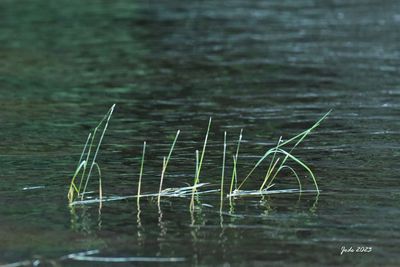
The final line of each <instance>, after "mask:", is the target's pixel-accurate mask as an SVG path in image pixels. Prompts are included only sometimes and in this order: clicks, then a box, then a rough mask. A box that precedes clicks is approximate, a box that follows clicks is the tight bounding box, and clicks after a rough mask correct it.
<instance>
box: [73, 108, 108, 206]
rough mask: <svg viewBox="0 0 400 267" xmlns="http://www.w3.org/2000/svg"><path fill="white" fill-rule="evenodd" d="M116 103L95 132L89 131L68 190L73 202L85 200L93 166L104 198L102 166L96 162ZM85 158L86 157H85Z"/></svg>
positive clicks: (100, 192) (100, 194) (100, 193)
mask: <svg viewBox="0 0 400 267" xmlns="http://www.w3.org/2000/svg"><path fill="white" fill-rule="evenodd" d="M114 108H115V104H114V105H112V107H111V108H110V109H109V110H108V112H107V113H106V114H105V115H104V117H103V119H102V120H101V121H100V122H99V124H98V125H97V126H96V128H95V129H94V130H93V133H89V135H88V138H87V140H86V143H85V146H84V147H83V151H82V153H81V156H80V159H79V163H78V166H77V168H76V170H75V172H74V175H73V177H72V179H71V183H70V187H69V190H68V195H67V196H68V201H69V203H72V202H73V201H75V200H76V199H77V198H80V199H81V200H83V198H84V196H85V193H86V189H87V186H88V184H89V180H90V177H91V174H92V171H93V168H94V167H96V169H97V171H98V173H99V198H100V199H101V198H102V194H103V190H102V186H101V185H102V182H101V170H100V166H99V165H98V163H97V162H96V159H97V155H98V153H99V150H100V146H101V143H102V141H103V138H104V134H105V132H106V130H107V127H108V123H109V121H110V118H111V115H112V114H113V112H114ZM101 126H103V131H102V132H101V136H100V139H99V140H98V142H97V144H95V138H96V134H97V132H98V131H99V130H100V129H101ZM92 150H95V151H94V155H93V156H92V152H93V151H92ZM84 158H85V159H84ZM89 162H91V163H90V167H89V172H88V173H87V174H86V170H87V168H88V163H89ZM77 179H79V180H80V181H79V186H77V182H76V180H77ZM82 186H83V188H82Z"/></svg>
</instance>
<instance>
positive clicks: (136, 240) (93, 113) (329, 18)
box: [0, 0, 400, 266]
mask: <svg viewBox="0 0 400 267" xmlns="http://www.w3.org/2000/svg"><path fill="white" fill-rule="evenodd" d="M0 25H1V26H0V59H1V64H0V92H1V95H0V103H1V112H0V129H1V131H0V139H1V142H0V167H1V172H0V176H1V183H0V203H1V204H0V264H1V263H3V264H5V263H11V262H17V261H22V260H32V259H40V260H41V262H42V263H44V264H47V265H50V266H51V265H52V264H53V265H55V264H59V265H61V266H64V265H65V266H81V265H84V266H99V265H101V266H106V265H107V264H103V265H102V263H98V262H96V263H94V262H89V263H83V262H78V261H69V262H67V261H63V260H60V257H62V256H64V255H67V254H69V253H75V252H81V251H86V250H92V249H99V250H100V254H99V255H100V256H113V257H123V256H147V257H183V258H185V262H183V263H180V264H181V265H182V266H186V265H201V266H205V265H208V266H218V265H224V264H226V265H224V266H229V265H232V266H247V265H249V266H267V265H268V266H338V265H342V266H345V265H347V266H395V265H396V264H398V263H399V261H400V256H399V255H400V253H399V252H400V251H399V245H400V242H399V240H400V239H399V238H400V228H399V226H398V222H399V218H400V209H399V206H400V205H399V197H400V191H399V187H398V185H399V182H398V171H399V165H398V158H399V154H400V153H399V151H400V150H399V142H398V140H399V139H398V135H399V130H400V123H399V120H398V118H399V115H400V78H399V75H398V73H399V68H400V64H399V60H400V45H399V44H400V35H399V31H398V29H399V26H400V4H399V3H398V1H390V0H387V1H372V0H370V1H368V0H364V1H361V0H360V1H356V0H351V1H348V0H346V1H305V0H301V1H300V0H299V1H243V0H235V1H127V0H119V1H100V0H98V1H97V0H96V1H95V0H93V1H77V0H72V1H70V0H68V1H66V0H60V1H47V0H41V1H27V0H18V1H14V0H3V1H1V2H0ZM113 103H116V104H117V108H116V111H115V114H114V116H113V118H112V121H111V123H110V128H109V131H108V132H107V134H106V137H105V140H104V146H103V147H102V150H101V153H100V156H99V163H100V164H101V166H102V170H103V173H104V193H105V194H106V195H130V194H134V193H135V191H136V188H137V180H138V166H139V159H140V154H141V145H142V142H143V141H144V140H147V142H148V144H149V146H148V154H147V156H146V157H147V158H146V162H145V175H144V182H143V190H144V191H146V192H155V191H157V188H158V182H159V176H160V171H161V162H162V157H163V156H165V155H166V154H167V152H168V150H169V145H170V143H171V140H172V139H173V137H174V134H175V131H176V130H177V129H181V130H182V133H181V138H180V139H179V141H178V144H177V147H176V151H175V152H174V155H173V158H172V160H171V162H170V168H169V171H168V173H167V176H166V178H165V186H183V185H184V184H185V183H191V182H192V181H193V173H194V151H195V150H196V149H201V146H202V139H203V138H204V134H205V130H206V126H207V120H208V117H210V116H212V117H213V125H212V129H211V135H210V146H209V147H208V150H207V153H206V157H205V163H204V172H203V175H202V180H203V181H205V182H210V183H213V184H218V183H219V177H220V171H221V160H222V140H223V139H222V138H223V131H228V140H229V144H228V150H229V155H228V158H229V159H231V156H232V152H233V151H234V149H235V146H234V142H235V140H237V137H238V134H239V132H240V129H241V128H244V142H243V145H242V153H241V154H240V156H239V163H238V164H239V166H238V172H239V180H240V179H241V178H243V177H244V175H245V174H246V173H247V172H248V171H249V170H250V168H251V164H254V162H255V161H256V160H257V157H259V156H260V155H262V154H263V152H264V151H265V149H266V148H267V147H269V146H272V145H273V144H274V143H275V142H276V141H277V139H278V138H279V136H283V137H284V138H288V137H291V136H293V135H294V134H296V133H298V132H300V131H302V130H304V129H306V128H307V127H309V126H310V125H311V124H312V123H313V122H314V121H316V120H317V119H318V118H319V117H321V116H322V115H323V114H324V113H325V112H327V111H328V110H329V109H333V112H332V114H331V115H330V116H329V118H328V119H327V120H326V121H325V122H324V123H323V124H322V125H321V127H320V128H319V129H318V130H317V131H316V132H315V133H314V134H313V135H311V136H310V137H309V139H307V141H306V142H305V143H304V144H303V145H302V146H301V147H300V148H299V150H298V151H297V152H296V155H297V156H299V157H301V158H302V159H304V160H305V161H306V162H307V163H309V164H310V166H311V167H312V168H313V170H314V171H315V174H316V175H317V177H318V181H319V185H320V189H321V190H322V192H321V195H320V196H319V198H318V199H316V197H315V195H312V194H310V195H304V196H302V197H301V199H300V200H298V196H297V195H279V196H271V197H266V198H264V199H260V198H242V199H237V200H235V201H234V208H233V209H232V210H231V212H230V213H229V206H228V205H227V203H225V206H224V213H223V214H222V215H221V214H220V213H219V206H218V205H219V198H218V195H209V196H203V197H201V198H200V202H201V203H202V204H206V205H200V204H199V205H198V208H199V210H197V211H196V212H195V213H194V215H193V216H191V214H190V212H189V201H190V200H189V199H163V200H162V203H161V213H160V212H159V210H158V208H157V204H156V203H155V202H154V201H152V200H142V202H141V213H140V216H138V214H137V213H138V211H137V207H136V202H135V201H134V200H131V201H121V202H110V203H106V204H105V205H104V206H103V209H102V212H101V216H99V215H98V206H97V205H89V206H86V207H77V208H76V209H75V210H71V209H70V208H69V207H68V204H67V199H66V193H67V190H68V185H69V181H70V177H71V174H72V172H73V170H74V168H75V166H76V163H77V161H78V159H79V155H80V151H81V149H82V146H83V144H84V142H85V140H86V136H87V133H88V132H89V130H90V129H92V128H93V127H94V126H95V125H96V124H97V122H98V121H99V120H100V118H101V117H102V115H103V114H104V113H105V112H106V110H107V109H108V108H109V107H110V106H111V105H112V104H113ZM228 164H229V171H228V175H230V170H231V165H232V162H231V160H229V162H228ZM257 175H258V177H261V176H262V175H263V173H262V172H261V171H259V172H258V174H257ZM257 175H255V177H253V178H252V180H251V181H250V182H249V185H248V187H249V188H252V187H254V188H257V186H258V185H259V183H260V180H259V179H258V180H257ZM283 180H285V179H283ZM286 180H287V181H288V182H286V183H284V184H283V185H286V186H287V187H293V186H296V183H295V182H293V183H292V182H290V181H291V180H288V179H286ZM286 180H285V181H286ZM305 186H306V187H309V188H312V183H311V182H308V183H306V184H305ZM31 187H38V188H36V189H35V188H31ZM92 189H93V188H92ZM209 205H212V206H213V207H210V206H209ZM138 218H139V219H140V220H138ZM342 246H345V247H346V248H349V247H351V246H352V247H353V248H356V247H357V246H368V247H372V252H371V253H363V254H360V253H348V254H346V255H342V256H340V250H341V247H342ZM143 264H144V263H143ZM125 265H129V263H125ZM125 265H124V264H119V266H125ZM144 265H146V264H144ZM148 265H154V263H148ZM166 265H171V266H176V265H177V263H172V264H171V263H170V264H166ZM55 266H56V265H55Z"/></svg>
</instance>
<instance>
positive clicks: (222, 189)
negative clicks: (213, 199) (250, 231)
mask: <svg viewBox="0 0 400 267" xmlns="http://www.w3.org/2000/svg"><path fill="white" fill-rule="evenodd" d="M225 158H226V131H225V132H224V153H223V156H222V174H221V203H220V211H221V212H222V206H223V203H224V178H225Z"/></svg>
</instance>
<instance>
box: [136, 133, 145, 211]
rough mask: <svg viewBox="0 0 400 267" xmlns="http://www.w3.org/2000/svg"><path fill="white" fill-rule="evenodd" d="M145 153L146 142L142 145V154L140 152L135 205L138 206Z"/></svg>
mask: <svg viewBox="0 0 400 267" xmlns="http://www.w3.org/2000/svg"><path fill="white" fill-rule="evenodd" d="M145 152H146V141H144V143H143V152H142V160H141V164H140V173H139V184H138V191H137V204H138V205H139V202H140V191H141V187H142V176H143V165H144V154H145Z"/></svg>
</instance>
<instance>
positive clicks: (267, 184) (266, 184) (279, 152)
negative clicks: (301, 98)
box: [68, 105, 331, 212]
mask: <svg viewBox="0 0 400 267" xmlns="http://www.w3.org/2000/svg"><path fill="white" fill-rule="evenodd" d="M114 107H115V105H113V106H112V107H111V108H110V109H109V110H108V112H107V113H106V115H105V116H104V117H103V119H102V120H101V121H100V123H99V124H98V125H97V126H96V128H95V129H94V131H93V132H91V133H89V135H88V138H87V140H86V143H85V145H84V148H83V151H82V153H81V156H80V159H79V162H78V166H77V168H76V170H75V172H74V174H73V176H72V179H71V182H70V187H69V191H68V200H69V203H70V205H77V204H88V203H101V202H105V201H114V200H121V199H129V198H136V199H137V204H138V205H139V201H140V198H142V197H157V203H158V205H160V200H161V197H188V196H191V201H190V206H189V208H190V211H192V212H193V211H194V202H195V201H194V200H195V196H198V195H201V194H206V193H212V192H220V210H221V211H222V208H223V200H224V198H225V197H224V183H225V180H224V179H225V171H226V170H225V169H226V154H227V152H226V150H227V140H226V136H227V133H226V132H224V143H223V154H222V171H221V183H220V188H219V189H209V190H204V191H198V190H199V189H202V188H205V187H207V186H208V187H210V186H212V185H210V184H208V183H200V173H201V169H202V166H203V161H204V157H205V152H206V147H207V142H208V137H209V133H210V128H211V122H212V119H211V118H210V119H209V122H208V127H207V132H206V135H205V138H204V143H203V147H202V151H201V154H199V150H196V151H195V174H194V182H193V186H185V187H180V188H166V189H163V188H162V187H163V181H164V178H165V174H166V171H167V167H168V163H169V162H170V159H171V155H172V153H173V151H174V148H175V145H176V142H177V140H178V137H179V134H180V130H178V131H177V133H176V135H175V138H174V140H173V142H172V145H171V147H170V150H169V153H168V155H167V157H163V164H162V170H161V175H160V186H159V190H158V193H147V194H142V193H141V185H142V176H143V171H144V161H145V152H146V142H144V143H143V151H142V157H141V164H140V173H139V182H138V189H137V195H131V196H116V197H103V189H102V178H101V169H100V166H99V164H98V163H97V162H96V158H97V155H98V152H99V149H100V145H101V143H102V141H103V137H104V135H105V132H106V130H107V127H108V123H109V120H110V118H111V115H112V113H113V111H114ZM330 112H331V111H329V112H327V113H326V114H325V115H324V116H323V117H322V118H320V119H319V120H318V121H317V122H316V123H314V124H313V125H312V126H311V127H310V128H308V129H307V130H305V131H303V132H301V133H300V134H298V135H296V136H294V137H292V138H290V139H288V140H286V141H283V140H282V137H280V138H279V140H278V142H277V144H276V145H275V146H274V147H273V148H270V149H268V150H267V151H266V152H265V153H264V154H263V155H262V156H261V158H260V159H259V160H258V161H257V162H256V163H255V165H254V167H253V168H252V169H251V170H250V171H249V173H248V174H247V175H246V177H245V178H244V179H243V180H242V181H241V182H240V184H239V185H238V181H239V178H238V174H237V172H238V171H237V169H238V165H237V163H238V158H239V151H240V145H241V142H242V138H243V129H241V131H240V135H239V138H238V142H237V146H236V151H235V154H234V155H232V159H233V167H232V176H231V180H230V185H229V193H228V194H227V195H226V197H228V198H229V200H230V202H231V201H232V198H233V197H243V196H260V195H267V194H278V193H300V194H301V192H316V193H317V195H318V194H319V192H320V191H319V188H318V183H317V180H316V177H315V175H314V173H313V172H312V170H311V168H310V167H309V166H308V165H307V164H306V163H304V162H303V161H302V160H300V159H299V158H298V157H296V156H294V155H293V151H294V150H295V148H296V147H298V146H299V144H300V143H301V142H302V141H303V140H304V139H305V138H306V137H307V136H308V135H309V134H310V133H311V131H313V130H314V129H315V128H316V127H318V126H319V125H320V123H321V122H322V121H323V120H324V119H325V118H326V117H327V116H328V115H329V113H330ZM100 129H102V134H101V136H100V138H99V140H98V142H97V144H95V136H96V133H97V132H98V131H99V130H100ZM93 150H94V154H93V153H92V152H93ZM92 154H93V155H92ZM88 162H91V163H90V168H89V171H88V173H86V170H87V168H88V166H89V165H88ZM263 162H267V163H268V164H267V166H268V168H267V169H266V170H265V175H264V178H263V179H262V182H261V184H260V186H259V187H258V188H256V189H254V188H251V189H248V190H243V189H242V187H244V185H245V184H247V181H248V179H249V178H250V177H252V175H253V174H254V172H255V170H256V169H257V168H259V167H260V166H262V163H263ZM93 168H96V170H97V172H98V176H99V181H98V183H99V192H98V193H99V197H98V198H97V199H84V197H85V193H87V191H86V190H87V186H88V183H89V179H90V177H91V174H92V170H93ZM298 168H300V169H303V170H304V171H305V172H306V173H307V174H308V175H309V177H310V178H311V180H312V182H313V184H314V187H315V190H303V188H302V182H301V180H300V176H299V174H298V171H299V170H298ZM283 170H287V171H289V173H291V174H292V175H293V176H294V178H295V179H296V181H297V183H298V186H299V188H298V189H285V190H271V188H272V187H273V186H274V181H275V180H276V179H277V177H279V176H280V175H281V174H282V171H283ZM77 181H79V186H77V184H78V183H77Z"/></svg>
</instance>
